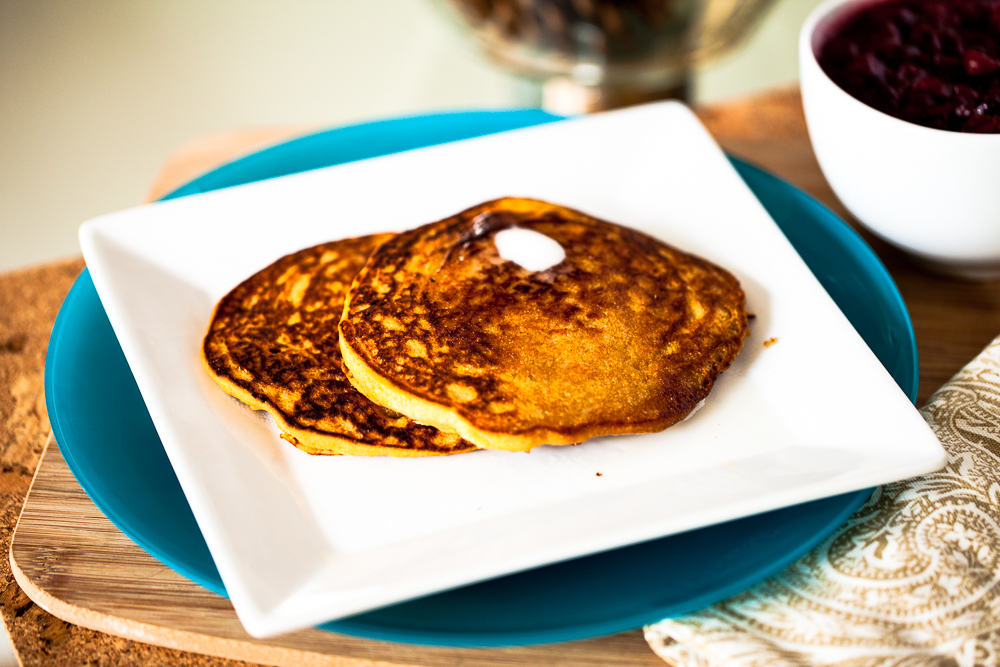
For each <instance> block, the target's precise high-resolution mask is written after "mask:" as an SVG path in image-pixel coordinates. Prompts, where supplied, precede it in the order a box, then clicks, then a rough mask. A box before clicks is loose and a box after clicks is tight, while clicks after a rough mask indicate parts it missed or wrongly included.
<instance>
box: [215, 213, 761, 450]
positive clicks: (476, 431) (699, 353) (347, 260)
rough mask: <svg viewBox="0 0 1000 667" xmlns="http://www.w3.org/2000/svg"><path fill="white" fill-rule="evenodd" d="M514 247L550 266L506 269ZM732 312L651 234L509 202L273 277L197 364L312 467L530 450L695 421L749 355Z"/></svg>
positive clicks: (236, 298) (742, 325)
mask: <svg viewBox="0 0 1000 667" xmlns="http://www.w3.org/2000/svg"><path fill="white" fill-rule="evenodd" d="M515 229H516V230H528V231H529V232H530V233H531V234H534V235H542V236H543V237H546V238H544V239H542V240H543V241H546V242H548V243H551V242H552V241H555V242H556V243H558V245H559V246H561V248H562V251H563V252H562V253H561V257H562V258H561V260H559V261H557V262H556V263H554V264H552V265H551V266H545V267H541V266H534V265H532V266H531V267H530V268H526V266H522V264H521V263H518V261H512V260H511V259H509V258H505V255H504V254H503V253H501V251H500V250H499V249H498V241H497V238H498V235H500V234H502V233H504V232H505V230H515ZM528 238H529V240H530V238H531V235H529V237H528ZM538 238H541V237H538ZM523 263H524V264H528V263H527V262H523ZM744 301H745V298H744V294H743V290H742V289H741V287H740V285H739V282H738V281H737V280H736V278H734V277H733V276H732V275H731V274H730V273H728V272H727V271H725V270H724V269H721V268H719V267H717V266H715V265H714V264H711V263H709V262H707V261H705V260H702V259H699V258H697V257H694V256H692V255H689V254H686V253H683V252H681V251H679V250H677V249H675V248H672V247H670V246H668V245H666V244H664V243H662V242H660V241H658V240H656V239H653V238H651V237H649V236H647V235H644V234H641V233H639V232H637V231H634V230H631V229H628V228H626V227H622V226H620V225H616V224H612V223H609V222H605V221H602V220H598V219H596V218H594V217H591V216H589V215H586V214H584V213H581V212H579V211H575V210H572V209H568V208H565V207H562V206H557V205H554V204H549V203H546V202H542V201H538V200H531V199H516V198H504V199H498V200H495V201H490V202H486V203H484V204H480V205H479V206H475V207H473V208H470V209H468V210H465V211H462V212H460V213H458V214H456V215H454V216H451V217H449V218H446V219H444V220H440V221H437V222H432V223H430V224H427V225H424V226H422V227H419V228H416V229H412V230H410V231H406V232H403V233H400V234H378V235H372V236H366V237H361V238H353V239H347V240H342V241H334V242H330V243H325V244H321V245H318V246H314V247H312V248H307V249H305V250H301V251H299V252H297V253H293V254H291V255H288V256H286V257H283V258H281V259H279V260H278V261H277V262H275V263H274V264H272V265H270V266H268V267H267V268H265V269H263V270H262V271H260V272H258V273H256V274H255V275H253V276H251V277H250V278H248V279H247V280H246V281H244V282H243V283H241V284H240V285H238V286H237V287H236V288H235V289H233V290H232V291H231V292H230V293H229V294H227V295H226V296H225V297H224V298H223V299H222V300H221V301H220V302H219V304H218V305H217V306H216V309H215V312H214V314H213V317H212V321H211V324H210V326H209V331H208V334H207V335H206V337H205V340H204V345H203V359H204V362H205V366H206V368H207V369H208V371H209V373H210V374H211V375H212V377H213V378H214V379H215V380H216V382H218V383H219V385H220V386H221V387H222V388H223V389H224V390H225V391H227V392H228V393H230V394H231V395H233V396H235V397H236V398H238V399H240V400H241V401H244V402H245V403H247V404H248V405H250V406H251V407H253V408H255V409H260V410H266V411H268V412H269V413H270V414H271V415H273V417H274V418H275V420H276V422H277V424H278V426H279V428H280V430H281V431H282V437H283V438H285V439H286V440H288V441H289V442H291V443H292V444H294V445H295V446H296V447H299V448H300V449H302V450H304V451H306V452H309V453H312V454H352V455H391V456H427V455H441V454H455V453H460V452H467V451H472V450H475V449H477V448H486V449H504V450H512V451H526V450H529V449H531V448H533V447H536V446H538V445H545V444H549V445H565V444H573V443H579V442H582V441H584V440H587V439H589V438H593V437H596V436H601V435H616V434H627V433H648V432H654V431H659V430H662V429H664V428H666V427H668V426H671V425H672V424H675V423H677V422H679V421H681V420H682V419H684V418H685V417H687V416H688V415H689V414H690V413H691V411H692V410H693V409H694V408H695V407H696V406H697V405H698V404H699V403H700V402H701V401H703V400H704V399H705V397H706V396H707V395H708V393H709V391H710V390H711V389H712V386H713V385H714V383H715V380H716V378H717V377H718V376H719V374H720V373H722V372H723V371H724V370H725V369H726V368H728V367H729V365H730V364H731V363H732V361H733V359H734V358H735V357H736V355H737V353H738V352H739V350H740V348H741V346H742V344H743V340H744V338H745V337H746V335H747V333H748V330H747V316H746V311H745V305H744Z"/></svg>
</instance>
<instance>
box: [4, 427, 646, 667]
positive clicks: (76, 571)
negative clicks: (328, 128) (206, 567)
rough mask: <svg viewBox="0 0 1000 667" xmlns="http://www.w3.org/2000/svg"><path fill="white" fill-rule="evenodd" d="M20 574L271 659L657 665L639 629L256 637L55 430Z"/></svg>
mask: <svg viewBox="0 0 1000 667" xmlns="http://www.w3.org/2000/svg"><path fill="white" fill-rule="evenodd" d="M10 559H11V567H12V569H13V572H14V577H15V579H16V580H17V583H18V584H19V585H20V586H21V588H23V589H24V591H25V593H27V594H28V597H30V598H31V599H32V600H34V601H35V602H36V603H37V604H38V605H40V606H41V607H42V608H43V609H45V610H46V611H48V612H50V613H52V614H53V615H55V616H58V617H59V618H62V619H64V620H67V621H69V622H71V623H75V624H77V625H82V626H84V627H87V628H91V629H93V630H99V631H102V632H107V633H109V634H113V635H118V636H121V637H126V638H129V639H135V640H138V641H142V642H146V643H151V644H157V645H160V646H166V647H169V648H177V649H182V650H185V651H194V652H197V653H204V654H208V655H214V656H220V657H225V658H232V659H238V660H248V661H252V662H258V663H264V664H272V665H336V666H338V667H347V666H352V667H353V666H355V665H356V666H358V667H360V666H366V667H367V666H374V665H379V666H388V665H420V666H427V667H432V666H433V667H438V666H440V667H445V666H456V665H465V664H476V665H486V666H495V667H514V666H515V665H517V666H523V665H553V666H562V665H565V666H566V667H569V666H574V667H598V666H601V667H610V666H615V665H630V666H636V667H641V666H642V665H658V666H659V667H662V665H663V662H662V661H661V660H660V659H659V658H657V657H656V655H655V654H654V653H653V652H652V650H651V649H650V648H649V646H648V645H647V644H646V642H645V640H644V639H643V636H642V632H641V630H638V629H637V630H634V631H631V632H626V633H622V634H618V635H612V636H609V637H604V638H599V639H592V640H586V641H577V642H566V643H562V644H550V645H545V646H534V647H518V648H499V649H469V648H438V647H421V646H410V645H404V644H393V643H389V642H381V641H373V640H367V639H358V638H356V637H348V636H345V635H337V634H334V633H332V632H326V631H323V630H306V631H301V632H295V633H290V634H287V635H283V636H281V637H277V638H273V639H268V640H258V639H254V638H252V637H250V636H249V635H248V634H246V632H244V630H243V628H242V626H241V625H240V623H239V620H237V618H236V613H235V612H234V611H233V607H232V605H231V604H230V603H229V601H228V600H226V599H225V598H222V597H220V596H218V595H216V594H214V593H212V592H211V591H209V590H207V589H205V588H202V587H201V586H199V585H198V584H195V583H193V582H191V581H189V580H187V579H185V578H184V577H182V576H181V575H179V574H177V573H175V572H174V571H173V570H171V569H169V568H168V567H166V566H165V565H163V564H161V563H160V562H159V561H158V560H156V559H155V558H153V557H152V556H150V555H149V554H147V553H146V552H145V551H143V550H142V549H141V548H139V547H138V546H137V545H136V544H135V543H133V542H132V541H131V540H130V539H129V538H127V537H125V535H124V534H123V533H121V531H119V530H118V529H117V528H115V526H114V525H113V524H112V523H111V522H110V521H109V520H108V519H107V518H105V517H104V515H103V514H102V513H101V512H100V510H98V509H97V507H96V506H95V505H94V504H93V503H92V502H91V501H90V499H89V498H88V497H87V494H86V493H84V491H83V489H81V488H80V485H79V484H77V482H76V479H75V478H74V477H73V474H72V472H70V470H69V467H68V466H67V465H66V461H65V460H64V459H63V457H62V453H61V452H60V451H59V447H58V445H57V444H56V443H55V441H54V440H52V439H50V440H49V443H48V445H47V446H46V450H45V452H44V454H43V455H42V460H41V462H40V463H39V466H38V470H37V472H36V473H35V478H34V481H33V482H32V485H31V490H30V491H29V492H28V498H27V500H26V501H25V504H24V509H23V510H22V512H21V518H20V520H19V521H18V524H17V527H16V529H15V533H14V538H13V541H12V544H11V551H10Z"/></svg>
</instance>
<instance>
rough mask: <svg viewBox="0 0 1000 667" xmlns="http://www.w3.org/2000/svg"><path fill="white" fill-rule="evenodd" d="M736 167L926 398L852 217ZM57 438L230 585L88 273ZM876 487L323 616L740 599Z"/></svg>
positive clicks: (474, 616) (194, 566) (337, 158)
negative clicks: (848, 219) (848, 218)
mask: <svg viewBox="0 0 1000 667" xmlns="http://www.w3.org/2000/svg"><path fill="white" fill-rule="evenodd" d="M558 120H559V118H558V117H556V116H551V115H549V114H546V113H543V112H541V111H534V110H524V111H521V110H517V111H497V112H466V113H453V114H437V115H429V116H417V117H411V118H401V119H395V120H387V121H381V122H376V123H368V124H364V125H358V126H352V127H345V128H339V129H333V130H328V131H325V132H320V133H318V134H314V135H310V136H306V137H302V138H299V139H295V140H293V141H289V142H287V143H284V144H280V145H278V146H275V147H272V148H269V149H266V150H264V151H261V152H259V153H255V154H253V155H250V156H248V157H244V158H242V159H239V160H236V161H235V162H232V163H230V164H227V165H225V166H223V167H220V168H218V169H216V170H214V171H212V172H210V173H208V174H206V175H204V176H202V177H200V178H198V179H196V180H194V181H192V182H190V183H188V184H187V185H185V186H184V187H182V188H180V189H178V190H177V191H175V192H173V193H171V194H170V195H169V196H168V197H167V198H174V197H180V196H185V195H190V194H194V193H197V192H206V191H209V190H215V189H219V188H223V187H228V186H232V185H237V184H241V183H248V182H253V181H258V180H262V179H265V178H272V177H276V176H281V175H285V174H291V173H295V172H299V171H305V170H307V169H314V168H317V167H323V166H327V165H332V164H339V163H343V162H350V161H353V160H358V159H363V158H366V157H373V156H377V155H385V154H388V153H394V152H398V151H403V150H409V149H412V148H418V147H421V146H428V145H433V144H438V143H444V142H448V141H456V140H459V139H464V138H467V137H473V136H479V135H483V134H490V133H493V132H500V131H504V130H508V129H514V128H518V127H526V126H529V125H537V124H540V123H546V122H554V121H558ZM731 161H732V164H733V166H734V167H735V168H736V170H737V171H738V172H739V173H740V175H741V176H742V177H743V179H744V180H745V181H746V183H747V185H749V186H750V188H751V189H752V190H753V192H754V193H755V194H756V195H757V197H758V199H760V201H761V203H762V204H763V205H764V206H765V208H767V210H768V212H769V213H770V214H771V216H772V217H773V218H774V219H775V222H777V224H778V226H779V227H780V228H781V230H782V231H783V232H784V233H785V235H786V236H787V237H788V239H789V241H791V243H792V245H794V246H795V248H796V250H797V251H798V252H799V254H800V255H801V256H802V258H803V259H804V260H805V261H806V263H807V264H808V265H809V267H810V268H811V269H812V271H813V273H814V274H815V275H816V277H817V278H818V279H819V281H820V282H821V283H822V284H823V286H824V287H825V288H826V290H827V292H829V294H830V295H831V296H832V297H833V299H834V301H836V303H837V305H838V306H839V307H840V309H841V310H842V311H843V312H844V314H845V315H846V316H847V317H848V319H849V320H850V321H851V323H852V324H853V325H854V327H855V329H857V331H858V332H859V333H860V334H861V336H862V337H863V338H864V340H865V341H866V342H867V343H868V346H869V347H870V348H871V349H872V351H873V352H874V353H875V354H876V356H877V357H878V358H879V360H880V361H881V362H882V364H883V365H884V366H885V367H886V369H888V370H889V372H890V373H891V374H892V376H893V378H895V380H896V382H897V383H898V384H899V386H900V387H901V388H902V389H903V390H904V391H905V392H906V393H907V394H908V395H909V397H910V399H911V400H915V399H916V391H917V379H918V378H917V349H916V341H915V339H914V335H913V328H912V325H911V323H910V319H909V316H908V314H907V312H906V307H905V306H904V304H903V300H902V298H901V297H900V295H899V292H898V290H897V289H896V286H895V284H894V283H893V282H892V279H891V278H890V276H889V274H888V273H887V272H886V270H885V268H884V267H883V266H882V264H881V263H880V262H879V260H878V258H877V257H876V256H875V254H874V253H873V252H872V251H871V249H870V248H869V247H868V246H867V245H866V244H865V243H864V241H862V240H861V238H860V237H859V236H858V235H857V234H856V233H855V232H854V231H853V230H852V229H851V228H850V227H848V226H847V225H846V224H845V223H844V222H843V221H842V220H840V219H839V218H837V217H836V216H835V215H834V214H833V213H831V212H830V211H829V210H828V209H826V208H825V207H823V206H822V205H821V204H819V203H818V202H816V201H815V200H814V199H812V198H810V197H809V196H808V195H806V194H804V193H802V192H801V191H799V190H797V189H795V188H794V187H792V186H791V185H788V184H787V183H785V182H783V181H781V180H779V179H777V178H775V177H774V176H771V175H770V174H768V173H766V172H764V171H762V170H760V169H758V168H756V167H754V166H751V165H749V164H747V163H745V162H742V161H740V160H737V159H735V158H731ZM45 398H46V401H47V406H48V410H49V418H50V420H51V422H52V429H53V432H54V434H55V437H56V440H57V442H58V443H59V446H60V448H61V450H62V452H63V455H64V456H65V457H66V461H67V463H68V464H69V467H70V469H71V470H72V471H73V474H74V475H75V476H76V479H77V480H78V481H79V483H80V485H81V486H82V487H83V489H84V490H85V491H86V492H87V495H89V496H90V498H91V499H92V500H93V501H94V503H95V504H96V505H97V507H98V508H100V510H101V511H102V512H104V514H105V515H106V516H107V517H108V518H109V519H110V520H111V521H112V522H113V523H114V524H115V525H116V526H117V527H118V528H119V529H120V530H121V531H122V532H123V533H125V534H126V535H128V536H129V537H130V538H131V539H132V540H133V541H135V542H136V544H138V545H139V546H140V547H142V548H143V549H145V550H146V551H147V552H148V553H150V554H151V555H153V556H154V557H156V558H157V559H159V560H160V561H161V562H163V563H164V564H165V565H167V566H168V567H170V568H172V569H174V570H176V571H177V572H179V573H180V574H182V575H184V576H186V577H188V578H189V579H191V580H193V581H195V582H197V583H199V584H201V585H202V586H204V587H206V588H208V589H210V590H212V591H214V592H216V593H218V594H220V595H225V594H226V592H225V587H224V586H223V583H222V580H221V579H220V578H219V573H218V571H217V570H216V568H215V564H214V563H213V561H212V557H211V554H210V553H209V551H208V548H207V547H206V545H205V541H204V540H203V538H202V536H201V533H200V531H199V530H198V526H197V524H196V523H195V520H194V516H193V515H192V513H191V509H190V507H189V506H188V504H187V500H186V499H185V497H184V494H183V492H182V491H181V488H180V485H179V484H178V482H177V478H176V477H175V476H174V472H173V469H172V468H171V466H170V463H169V461H168V460H167V457H166V454H165V453H164V451H163V446H162V445H161V443H160V440H159V438H158V436H157V434H156V430H155V429H154V428H153V424H152V421H151V420H150V418H149V413H148V412H147V411H146V406H145V404H144V403H143V400H142V396H141V395H140V394H139V390H138V388H137V387H136V384H135V381H134V379H133V377H132V373H131V371H130V370H129V367H128V364H127V363H126V361H125V357H124V355H123V354H122V351H121V347H120V346H119V344H118V340H117V338H116V337H115V334H114V331H113V330H112V328H111V325H110V323H109V322H108V318H107V315H106V314H105V312H104V309H103V307H102V306H101V302H100V299H99V298H98V296H97V292H96V291H95V289H94V284H93V282H92V281H91V278H90V275H89V273H88V272H86V271H84V273H83V274H82V275H81V276H80V277H79V278H78V279H77V281H76V283H75V284H74V286H73V288H72V289H71V290H70V292H69V295H68V296H67V297H66V300H65V302H64V303H63V306H62V308H61V310H60V311H59V316H58V318H57V319H56V323H55V327H54V329H53V332H52V337H51V340H50V342H49V349H48V356H47V359H46V364H45ZM869 494H870V489H869V490H863V491H858V492H854V493H848V494H844V495H840V496H834V497H831V498H825V499H822V500H817V501H814V502H810V503H805V504H802V505H796V506H793V507H788V508H784V509H780V510H776V511H773V512H768V513H765V514H759V515H756V516H752V517H748V518H745V519H740V520H737V521H731V522H728V523H723V524H719V525H715V526H710V527H708V528H703V529H700V530H695V531H691V532H687V533H682V534H680V535H673V536H670V537H665V538H661V539H658V540H653V541H651V542H646V543H642V544H637V545H633V546H629V547H624V548H621V549H616V550H613V551H608V552H604V553H600V554H596V555H592V556H586V557H583V558H578V559H575V560H572V561H567V562H563V563H558V564H555V565H549V566H547V567H542V568H539V569H535V570H531V571H528V572H523V573H519V574H514V575H510V576H507V577H502V578H499V579H494V580H491V581H487V582H483V583H479V584H475V585H471V586H466V587H464V588H459V589H456V590H451V591H447V592H444V593H439V594H436V595H432V596H429V597H425V598H421V599H418V600H413V601H409V602H405V603H402V604H396V605H393V606H390V607H385V608H382V609H377V610H375V611H371V612H367V613H365V614H360V615H358V616H353V617H350V618H346V619H341V620H338V621H334V622H330V623H326V624H324V625H323V626H321V627H322V628H324V629H327V630H331V631H334V632H339V633H344V634H349V635H356V636H361V637H368V638H373V639H381V640H388V641H398V642H408V643H417V644H435V645H448V646H510V645H521V644H535V643H547V642H559V641H567V640H573V639H582V638H586V637H594V636H600V635H605V634H609V633H613V632H619V631H623V630H628V629H632V628H636V627H639V626H641V625H643V624H646V623H650V622H653V621H657V620H659V619H661V618H665V617H668V616H677V615H680V614H683V613H686V612H690V611H694V610H696V609H699V608H701V607H704V606H706V605H709V604H712V603H714V602H717V601H719V600H722V599H725V598H726V597H729V596H731V595H734V594H736V593H738V592H740V591H742V590H744V589H746V588H747V587H749V586H751V585H753V584H754V583H756V582H758V581H761V580H763V579H765V578H767V577H769V576H771V575H772V574H775V573H777V572H779V571H780V570H781V569H783V568H784V567H786V566H787V565H788V564H790V563H792V562H793V561H795V560H796V559H798V558H799V557H800V556H802V555H803V554H805V553H806V552H807V551H808V550H810V549H811V548H812V547H814V546H815V545H816V544H818V543H819V542H821V541H822V540H823V539H824V538H825V537H826V536H828V535H829V534H830V533H831V532H832V531H833V530H835V529H836V528H837V527H838V526H839V525H841V524H842V523H843V522H844V521H845V520H846V519H847V518H848V517H849V516H850V515H851V514H852V513H853V512H854V511H855V510H856V509H857V508H858V507H860V506H861V504H862V503H863V502H864V501H865V499H866V498H867V497H868V496H869Z"/></svg>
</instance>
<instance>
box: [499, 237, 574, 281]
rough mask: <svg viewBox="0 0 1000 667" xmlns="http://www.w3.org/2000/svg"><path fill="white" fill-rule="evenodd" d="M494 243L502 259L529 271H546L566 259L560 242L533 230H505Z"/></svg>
mask: <svg viewBox="0 0 1000 667" xmlns="http://www.w3.org/2000/svg"><path fill="white" fill-rule="evenodd" d="M493 242H494V243H495V244H496V246H497V252H499V253H500V256H501V257H503V258H504V259H505V260H507V261H508V262H514V263H515V264H517V265H519V266H521V267H523V268H525V269H527V270H528V271H544V270H546V269H549V268H551V267H553V266H555V265H556V264H558V263H559V262H561V261H563V259H565V258H566V251H565V250H563V247H562V246H561V245H559V242H558V241H556V240H555V239H551V238H549V237H548V236H546V235H545V234H541V233H539V232H536V231H534V230H532V229H524V228H522V227H511V228H509V229H503V230H500V231H499V232H497V234H496V236H495V237H493Z"/></svg>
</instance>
